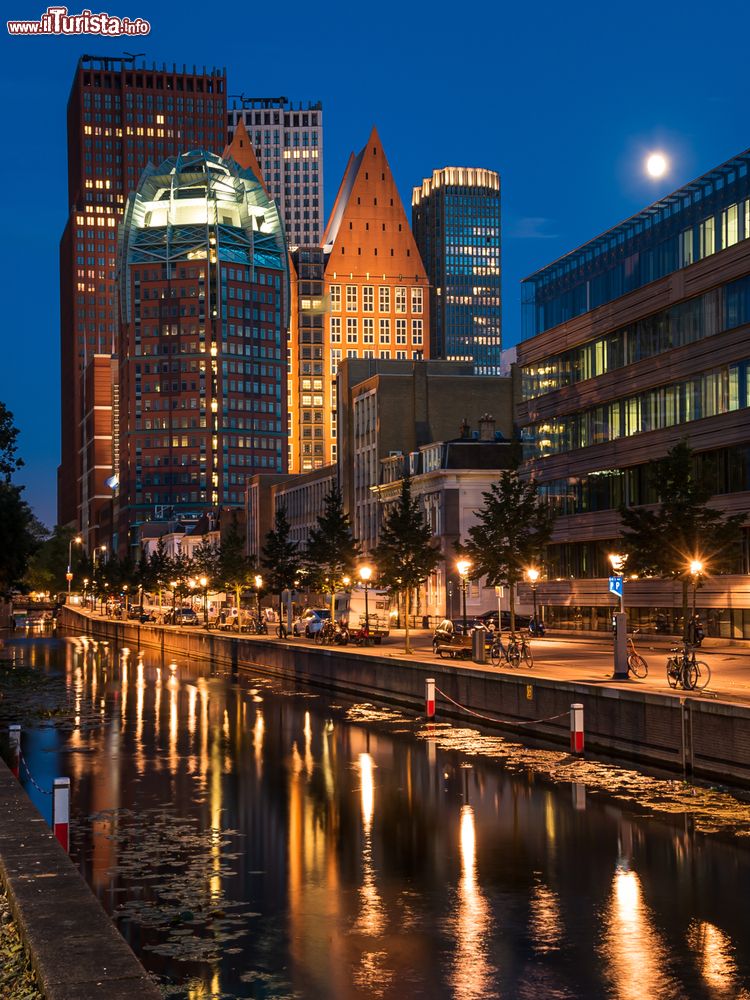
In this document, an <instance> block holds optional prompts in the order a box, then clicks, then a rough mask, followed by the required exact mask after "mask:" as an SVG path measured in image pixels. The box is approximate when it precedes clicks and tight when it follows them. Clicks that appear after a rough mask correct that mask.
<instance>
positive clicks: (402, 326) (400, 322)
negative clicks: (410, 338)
mask: <svg viewBox="0 0 750 1000" xmlns="http://www.w3.org/2000/svg"><path fill="white" fill-rule="evenodd" d="M396 343H397V344H405V343H406V320H405V319H397V320H396Z"/></svg>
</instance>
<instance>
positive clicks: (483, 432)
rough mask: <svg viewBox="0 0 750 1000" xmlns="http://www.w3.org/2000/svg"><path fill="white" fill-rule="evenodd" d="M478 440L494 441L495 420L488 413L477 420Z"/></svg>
mask: <svg viewBox="0 0 750 1000" xmlns="http://www.w3.org/2000/svg"><path fill="white" fill-rule="evenodd" d="M479 440H480V441H494V440H495V418H494V417H493V416H492V414H490V413H485V414H484V416H483V417H480V418H479Z"/></svg>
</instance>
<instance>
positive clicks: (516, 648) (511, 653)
mask: <svg viewBox="0 0 750 1000" xmlns="http://www.w3.org/2000/svg"><path fill="white" fill-rule="evenodd" d="M490 660H491V661H492V664H493V666H495V667H499V666H500V663H501V661H502V660H505V662H506V663H507V664H508V666H509V667H518V666H520V664H521V660H523V661H524V663H525V664H526V666H527V667H529V668H531V667H533V666H534V654H533V653H532V651H531V643H530V642H529V641H528V639H527V638H526V636H525V635H523V634H521V635H517V634H516V633H515V632H511V633H510V634H509V636H508V645H507V646H505V645H503V637H502V635H501V634H500V632H496V633H495V636H494V638H493V640H492V645H491V646H490Z"/></svg>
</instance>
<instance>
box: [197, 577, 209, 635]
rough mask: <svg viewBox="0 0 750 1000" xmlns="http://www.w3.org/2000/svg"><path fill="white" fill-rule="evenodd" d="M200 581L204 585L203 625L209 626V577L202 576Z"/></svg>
mask: <svg viewBox="0 0 750 1000" xmlns="http://www.w3.org/2000/svg"><path fill="white" fill-rule="evenodd" d="M198 583H199V584H200V585H201V587H203V627H204V628H206V629H207V628H208V579H207V577H205V576H202V577H201V578H200V580H199V581H198Z"/></svg>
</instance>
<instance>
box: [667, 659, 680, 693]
mask: <svg viewBox="0 0 750 1000" xmlns="http://www.w3.org/2000/svg"><path fill="white" fill-rule="evenodd" d="M679 679H680V666H679V664H678V662H677V660H675V659H674V658H673V657H671V656H670V658H669V659H668V660H667V682H668V684H669V686H670V687H671V688H676V687H677V682H678V681H679Z"/></svg>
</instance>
